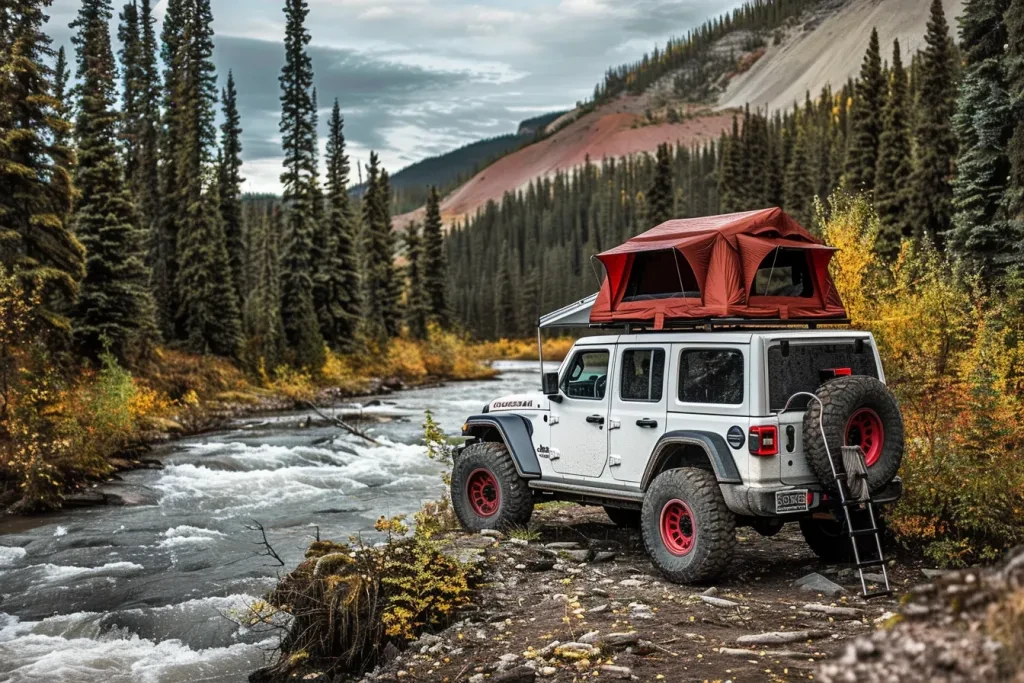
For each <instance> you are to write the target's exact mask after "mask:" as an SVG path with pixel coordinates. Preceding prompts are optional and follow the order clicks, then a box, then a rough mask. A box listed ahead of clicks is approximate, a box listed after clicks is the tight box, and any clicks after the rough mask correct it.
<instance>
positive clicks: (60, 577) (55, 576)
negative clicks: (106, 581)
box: [35, 562, 145, 583]
mask: <svg viewBox="0 0 1024 683" xmlns="http://www.w3.org/2000/svg"><path fill="white" fill-rule="evenodd" d="M35 568H36V569H39V570H40V571H41V572H42V578H43V580H45V581H48V582H50V583H60V582H64V581H72V580H77V579H85V578H89V577H93V576H108V577H112V576H128V575H129V574H133V573H135V572H141V571H143V570H144V569H145V567H143V566H142V565H141V564H135V563H134V562H109V563H107V564H104V565H102V566H100V567H72V566H65V565H59V564H40V565H36V566H35Z"/></svg>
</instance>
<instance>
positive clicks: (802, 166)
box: [786, 126, 814, 228]
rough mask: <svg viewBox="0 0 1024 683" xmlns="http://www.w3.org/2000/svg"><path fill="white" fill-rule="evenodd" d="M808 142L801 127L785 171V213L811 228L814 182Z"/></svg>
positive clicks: (807, 137) (805, 132)
mask: <svg viewBox="0 0 1024 683" xmlns="http://www.w3.org/2000/svg"><path fill="white" fill-rule="evenodd" d="M809 142H810V136H809V135H808V133H807V131H806V130H805V129H804V127H802V126H801V127H800V128H799V129H798V131H797V135H796V142H795V143H794V145H793V158H792V159H790V162H789V167H788V168H787V169H786V212H787V213H789V214H790V215H791V216H793V218H795V219H796V221H797V222H798V223H800V225H803V226H804V227H806V228H810V227H811V221H812V219H813V218H814V214H813V208H814V182H813V180H812V174H811V168H810V155H809V153H808V146H809Z"/></svg>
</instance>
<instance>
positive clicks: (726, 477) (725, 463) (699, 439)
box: [640, 429, 743, 491]
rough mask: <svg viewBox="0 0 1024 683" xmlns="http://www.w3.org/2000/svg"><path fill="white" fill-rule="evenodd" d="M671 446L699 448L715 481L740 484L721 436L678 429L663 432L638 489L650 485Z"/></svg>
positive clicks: (734, 462) (652, 452)
mask: <svg viewBox="0 0 1024 683" xmlns="http://www.w3.org/2000/svg"><path fill="white" fill-rule="evenodd" d="M673 444H685V445H688V446H699V447H700V448H702V449H703V450H704V452H705V453H706V454H707V456H708V460H709V461H710V462H711V468H712V469H713V470H714V472H715V479H717V480H718V483H719V484H742V483H743V479H742V478H740V471H739V469H738V468H737V467H736V461H735V460H733V457H732V451H731V450H730V449H729V444H727V443H726V442H725V439H724V438H722V435H721V434H716V433H715V432H703V431H696V430H690V429H679V430H675V431H671V432H665V433H664V434H663V435H662V436H661V438H660V439H658V443H656V444H655V445H654V449H653V450H652V451H651V459H650V461H649V462H648V463H647V469H646V470H644V476H643V479H641V480H640V489H641V490H642V491H646V490H647V487H648V486H650V485H651V482H652V481H653V480H654V477H655V476H656V475H657V473H658V471H659V470H660V466H661V464H662V462H663V461H664V460H665V458H666V457H668V450H669V449H668V446H671V445H673Z"/></svg>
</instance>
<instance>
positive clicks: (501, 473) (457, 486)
mask: <svg viewBox="0 0 1024 683" xmlns="http://www.w3.org/2000/svg"><path fill="white" fill-rule="evenodd" d="M451 495H452V507H453V508H454V509H455V516H456V517H458V518H459V522H461V523H462V526H463V527H464V528H466V529H467V530H469V531H481V530H482V529H506V528H509V527H514V526H526V525H527V524H528V523H529V521H530V516H531V515H533V498H532V497H531V495H530V489H529V488H528V487H527V485H526V482H525V481H523V480H522V479H521V478H520V477H519V474H518V473H517V472H516V467H515V464H514V463H513V462H512V456H511V455H509V452H508V449H507V448H505V444H502V443H491V442H483V443H475V444H472V445H470V446H467V447H466V449H465V450H464V451H462V453H461V455H460V456H459V458H458V459H457V460H456V461H455V466H454V467H453V468H452V484H451Z"/></svg>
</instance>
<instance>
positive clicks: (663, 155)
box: [647, 143, 674, 228]
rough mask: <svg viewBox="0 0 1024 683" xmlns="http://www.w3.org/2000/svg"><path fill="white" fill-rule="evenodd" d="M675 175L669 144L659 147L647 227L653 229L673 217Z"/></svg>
mask: <svg viewBox="0 0 1024 683" xmlns="http://www.w3.org/2000/svg"><path fill="white" fill-rule="evenodd" d="M673 183H674V180H673V173H672V157H671V156H670V154H669V149H668V144H667V143H662V144H660V145H658V152H657V156H656V157H655V162H654V180H653V181H652V183H651V187H650V189H649V190H648V191H647V225H648V227H651V228H653V227H654V226H655V225H660V224H661V223H664V222H665V221H667V220H670V219H671V218H672V217H673V214H674V209H673V199H674V196H673V191H672V186H673Z"/></svg>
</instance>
